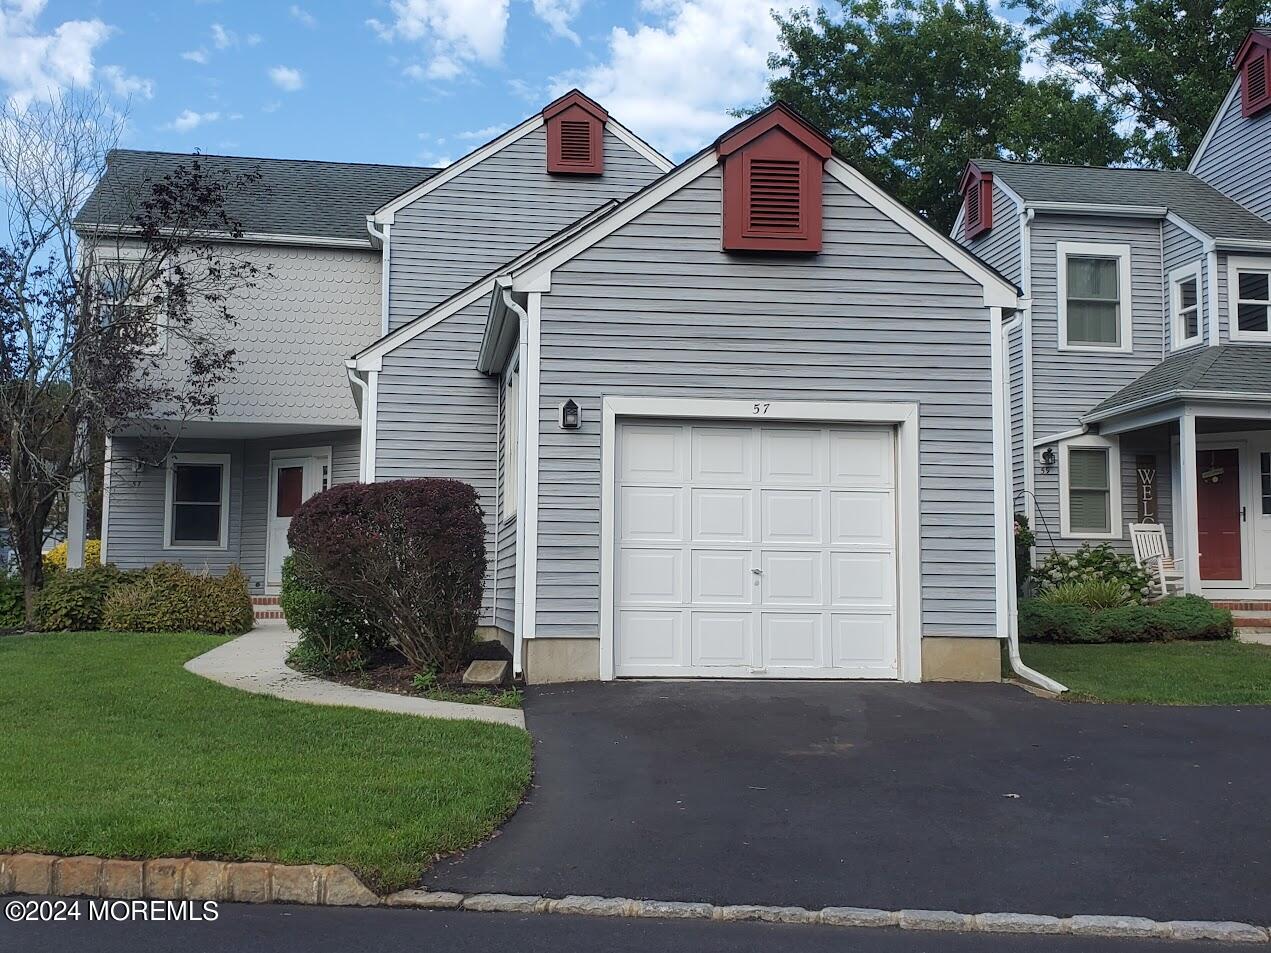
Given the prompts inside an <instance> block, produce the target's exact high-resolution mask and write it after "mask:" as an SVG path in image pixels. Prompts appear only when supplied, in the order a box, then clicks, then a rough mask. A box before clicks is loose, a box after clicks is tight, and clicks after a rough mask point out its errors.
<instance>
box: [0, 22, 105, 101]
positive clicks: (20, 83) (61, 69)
mask: <svg viewBox="0 0 1271 953" xmlns="http://www.w3.org/2000/svg"><path fill="white" fill-rule="evenodd" d="M46 2H47V0H0V86H3V87H4V88H5V89H6V90H7V92H8V93H9V95H10V96H12V97H14V98H15V99H16V100H18V101H19V102H22V101H29V100H31V99H32V98H35V97H37V96H49V95H53V94H56V93H57V92H58V91H59V90H61V89H63V88H65V87H67V86H71V85H78V86H86V85H88V84H89V83H91V82H92V79H93V55H94V53H95V51H96V49H97V47H98V46H100V45H101V44H102V43H104V42H105V41H106V38H107V37H109V36H110V34H111V32H112V30H111V28H110V27H109V26H107V25H106V24H105V23H103V22H102V21H101V20H97V19H93V20H66V21H64V22H62V23H60V24H59V25H58V26H56V27H55V28H53V29H52V30H51V31H49V32H46V33H41V32H40V31H39V29H38V27H37V26H36V21H37V20H38V19H39V17H40V14H41V13H43V12H44V7H45V5H46Z"/></svg>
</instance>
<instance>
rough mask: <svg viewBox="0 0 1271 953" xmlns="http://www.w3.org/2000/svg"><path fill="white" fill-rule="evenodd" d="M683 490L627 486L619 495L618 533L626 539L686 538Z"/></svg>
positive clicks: (668, 539) (667, 539)
mask: <svg viewBox="0 0 1271 953" xmlns="http://www.w3.org/2000/svg"><path fill="white" fill-rule="evenodd" d="M683 497H684V490H682V489H676V488H672V487H651V486H626V487H623V488H622V491H621V493H620V494H619V510H618V512H619V520H618V524H619V525H618V532H619V533H621V535H622V538H623V539H631V540H666V541H673V542H678V541H679V540H682V539H683V538H684V525H683V524H684V516H683V513H684V505H683V502H682V501H683Z"/></svg>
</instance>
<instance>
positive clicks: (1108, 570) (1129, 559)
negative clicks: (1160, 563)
mask: <svg viewBox="0 0 1271 953" xmlns="http://www.w3.org/2000/svg"><path fill="white" fill-rule="evenodd" d="M1033 576H1034V578H1035V579H1036V581H1037V582H1038V584H1039V585H1040V587H1041V589H1042V591H1045V590H1047V589H1055V588H1058V587H1060V586H1067V585H1073V584H1080V583H1086V582H1090V581H1097V582H1102V583H1120V584H1122V585H1124V586H1125V587H1126V588H1127V589H1128V590H1129V591H1130V595H1131V597H1132V599H1133V600H1134V602H1136V603H1138V604H1142V603H1144V602H1146V601H1147V595H1148V592H1149V586H1150V582H1151V577H1150V576H1149V575H1148V572H1147V570H1146V569H1144V568H1143V567H1142V566H1140V565H1138V564H1137V563H1136V562H1135V561H1134V557H1133V556H1130V555H1128V554H1126V553H1118V552H1117V551H1116V550H1115V549H1113V548H1112V547H1111V546H1109V545H1108V544H1107V543H1102V544H1100V545H1098V546H1091V545H1090V544H1089V543H1086V544H1085V545H1083V546H1082V547H1081V548H1080V549H1079V550H1077V551H1076V552H1074V553H1051V554H1050V555H1049V556H1047V557H1046V558H1045V560H1043V561H1042V564H1041V565H1040V566H1038V567H1037V568H1036V569H1034V570H1033Z"/></svg>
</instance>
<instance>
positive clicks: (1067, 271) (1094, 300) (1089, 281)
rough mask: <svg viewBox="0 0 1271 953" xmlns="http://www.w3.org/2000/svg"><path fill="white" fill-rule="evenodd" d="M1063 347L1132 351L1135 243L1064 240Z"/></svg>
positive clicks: (1061, 288)
mask: <svg viewBox="0 0 1271 953" xmlns="http://www.w3.org/2000/svg"><path fill="white" fill-rule="evenodd" d="M1057 256H1058V262H1057V264H1058V271H1059V275H1058V279H1059V280H1058V285H1059V347H1060V349H1062V350H1072V351H1129V350H1132V348H1133V335H1132V329H1133V318H1132V315H1131V309H1130V246H1129V245H1104V244H1093V243H1086V242H1059V243H1058V248H1057Z"/></svg>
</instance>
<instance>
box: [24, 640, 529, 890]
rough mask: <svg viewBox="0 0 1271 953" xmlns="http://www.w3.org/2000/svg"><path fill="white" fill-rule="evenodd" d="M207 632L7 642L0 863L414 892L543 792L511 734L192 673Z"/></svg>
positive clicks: (523, 740) (520, 738)
mask: <svg viewBox="0 0 1271 953" xmlns="http://www.w3.org/2000/svg"><path fill="white" fill-rule="evenodd" d="M224 641H225V639H223V638H221V637H218V636H209V635H197V634H177V635H173V634H157V635H137V634H129V633H94V632H88V633H69V634H55V635H24V636H11V637H6V638H0V725H3V726H4V727H3V735H4V741H5V744H4V747H5V748H6V749H7V750H6V751H5V756H4V757H3V758H0V851H22V850H29V851H37V852H44V853H52V854H63V855H73V854H94V855H98V856H103V857H132V858H144V857H165V856H187V855H190V856H195V857H205V858H216V859H221V860H268V861H273V862H276V863H286V864H301V863H322V864H346V865H348V866H349V867H350V868H352V869H353V870H354V871H355V872H356V873H357V874H358V875H359V876H360V877H362V878H363V880H365V881H366V883H367V884H368V885H370V886H371V887H373V888H375V889H378V890H381V891H387V890H392V889H397V888H400V887H403V886H406V885H409V884H412V883H414V882H416V881H417V880H418V878H419V875H420V872H421V870H422V869H423V868H424V867H425V866H426V865H427V864H428V863H429V862H430V861H431V859H432V858H433V856H434V855H435V854H444V853H449V852H451V851H455V850H459V849H461V848H464V847H468V846H470V845H472V844H475V843H477V842H479V841H481V840H482V839H484V838H485V837H487V836H488V835H489V834H490V833H491V832H493V831H494V829H495V828H496V827H497V826H498V825H499V824H500V823H501V822H502V821H503V820H504V819H505V818H506V817H507V816H508V815H509V814H511V813H512V811H513V810H515V808H516V806H517V804H518V803H519V801H520V798H521V794H522V792H523V791H524V790H525V788H526V786H527V785H528V784H529V781H530V772H531V768H530V757H531V755H530V738H529V735H528V734H527V733H526V732H524V731H522V730H520V729H518V728H513V727H510V726H507V725H495V724H485V723H480V722H470V721H444V720H438V719H431V718H419V717H415V716H408V715H393V714H386V713H382V712H373V711H361V710H356V709H350V708H331V707H326V706H317V705H305V704H302V703H299V702H289V701H283V700H281V699H277V698H270V697H267V696H263V695H254V694H250V693H247V692H240V691H237V690H235V689H232V688H228V687H225V686H223V685H218V684H216V683H214V682H210V681H207V680H205V679H203V678H200V677H199V676H197V675H193V674H191V673H189V672H187V671H185V670H184V669H183V668H182V665H183V664H184V663H185V662H186V661H187V660H188V659H191V658H193V657H194V656H196V655H201V654H202V653H203V652H206V651H207V650H209V649H211V648H213V647H214V646H216V645H219V644H221V643H222V642H224Z"/></svg>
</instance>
